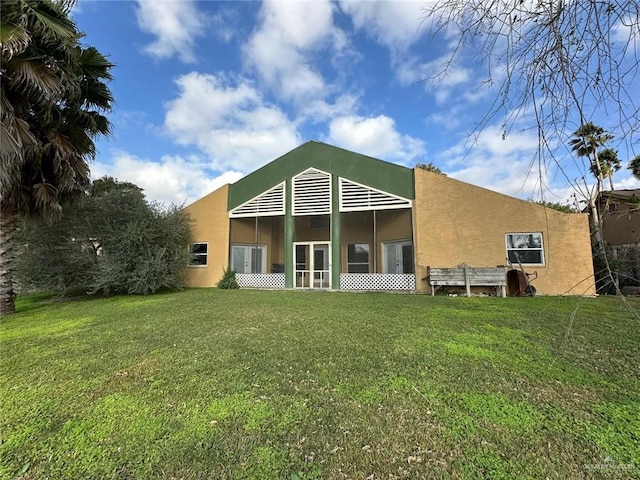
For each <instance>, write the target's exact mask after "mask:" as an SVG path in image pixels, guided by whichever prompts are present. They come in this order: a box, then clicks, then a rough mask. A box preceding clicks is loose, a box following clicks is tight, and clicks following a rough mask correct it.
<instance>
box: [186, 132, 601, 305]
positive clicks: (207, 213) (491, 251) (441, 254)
mask: <svg viewBox="0 0 640 480" xmlns="http://www.w3.org/2000/svg"><path fill="white" fill-rule="evenodd" d="M186 211H187V212H188V213H189V214H190V216H191V218H192V220H193V236H194V242H195V243H193V244H192V245H191V252H192V254H193V255H192V260H191V264H190V268H189V269H188V278H187V281H188V285H189V286H193V287H207V286H214V285H216V283H217V282H218V280H219V279H220V278H221V277H222V274H223V270H224V269H225V268H231V269H233V270H234V271H235V272H236V277H237V279H238V282H239V283H240V285H241V286H243V287H257V288H318V289H341V290H410V291H428V290H429V284H428V282H427V280H426V276H427V267H428V266H431V267H457V266H458V265H460V264H462V263H466V264H468V265H469V266H472V267H485V266H488V267H496V266H500V265H505V263H507V260H506V259H507V258H509V259H510V260H511V261H512V262H515V261H516V258H519V259H520V261H521V263H522V265H523V268H524V269H525V270H526V271H527V272H533V271H536V272H537V275H538V276H537V279H536V283H535V286H536V288H537V290H538V292H539V293H540V294H549V295H556V294H565V293H568V294H576V295H578V294H579V295H582V294H593V293H594V291H595V290H594V282H593V266H592V261H591V247H590V239H589V226H588V217H587V215H584V214H580V213H575V214H567V213H561V212H558V211H555V210H551V209H547V208H544V207H542V206H539V205H536V204H533V203H531V202H526V201H523V200H518V199H515V198H512V197H509V196H507V195H503V194H500V193H496V192H493V191H490V190H487V189H484V188H480V187H477V186H474V185H470V184H467V183H464V182H461V181H458V180H455V179H452V178H449V177H446V176H444V175H440V174H438V173H433V172H429V171H425V170H421V169H410V168H406V167H402V166H399V165H395V164H391V163H388V162H384V161H382V160H378V159H375V158H371V157H368V156H365V155H360V154H358V153H354V152H351V151H348V150H344V149H341V148H338V147H334V146H331V145H327V144H324V143H320V142H316V141H309V142H307V143H305V144H303V145H301V146H299V147H297V148H295V149H293V150H292V151H290V152H288V153H286V154H284V155H283V156H281V157H280V158H277V159H276V160H274V161H272V162H271V163H269V164H267V165H265V166H264V167H262V168H260V169H258V170H256V171H255V172H253V173H251V174H249V175H247V176H246V177H244V178H242V179H241V180H239V181H237V182H236V183H234V184H231V185H225V186H223V187H221V188H219V189H218V190H216V191H214V192H212V193H210V194H208V195H206V196H204V197H202V198H201V199H199V200H197V201H195V202H194V203H192V204H191V205H189V206H187V207H186Z"/></svg>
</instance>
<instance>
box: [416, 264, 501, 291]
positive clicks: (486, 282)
mask: <svg viewBox="0 0 640 480" xmlns="http://www.w3.org/2000/svg"><path fill="white" fill-rule="evenodd" d="M426 278H427V279H428V280H429V285H430V286H431V295H435V293H436V290H437V289H438V288H440V287H445V286H447V287H448V286H451V287H466V290H467V297H470V296H471V287H495V289H496V295H498V294H501V295H502V297H506V296H507V294H506V286H507V277H506V275H505V273H504V267H496V268H489V267H482V268H472V267H469V266H468V265H466V264H462V265H461V266H460V267H458V268H432V267H427V277H426Z"/></svg>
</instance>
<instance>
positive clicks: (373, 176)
mask: <svg viewBox="0 0 640 480" xmlns="http://www.w3.org/2000/svg"><path fill="white" fill-rule="evenodd" d="M308 168H316V169H318V170H322V171H324V172H327V173H331V174H333V175H337V176H340V177H343V178H347V179H349V180H352V181H355V182H358V183H361V184H363V185H368V186H371V187H374V188H377V189H379V190H383V191H385V192H389V193H392V194H395V195H399V196H401V197H404V198H409V199H413V198H414V197H415V194H414V185H413V170H412V169H410V168H406V167H402V166H400V165H396V164H393V163H389V162H385V161H383V160H379V159H377V158H373V157H369V156H367V155H362V154H360V153H355V152H352V151H349V150H346V149H344V148H340V147H336V146H334V145H329V144H326V143H322V142H319V141H317V140H309V141H307V142H305V143H303V144H302V145H300V146H298V147H296V148H294V149H293V150H291V151H289V152H287V153H285V154H284V155H282V156H280V157H278V158H276V159H275V160H273V161H272V162H270V163H267V164H266V165H264V166H263V167H261V168H259V169H258V170H256V171H254V172H252V173H250V174H249V175H247V176H245V177H243V178H241V179H240V180H238V181H237V182H236V183H234V184H232V185H230V186H229V201H228V209H233V208H235V207H237V206H238V205H241V204H242V203H244V202H246V201H248V200H250V199H251V198H253V197H255V196H257V195H260V194H261V193H263V192H265V191H267V190H269V189H270V188H273V187H274V186H275V185H278V184H279V183H282V182H283V181H285V180H287V179H290V178H292V177H293V176H295V175H297V174H298V173H300V172H303V171H304V170H307V169H308Z"/></svg>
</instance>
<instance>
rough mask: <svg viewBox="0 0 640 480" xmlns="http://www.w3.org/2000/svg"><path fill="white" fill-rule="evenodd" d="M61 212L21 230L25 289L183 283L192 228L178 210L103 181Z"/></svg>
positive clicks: (131, 289)
mask: <svg viewBox="0 0 640 480" xmlns="http://www.w3.org/2000/svg"><path fill="white" fill-rule="evenodd" d="M64 212H65V213H64V215H63V216H62V217H61V218H59V219H58V220H57V221H55V222H52V223H49V224H45V225H24V226H23V228H22V229H21V240H22V242H21V243H22V245H23V247H22V252H21V255H20V256H19V259H18V262H17V264H18V265H17V269H16V270H17V278H18V282H19V284H20V285H21V287H23V288H25V289H28V290H33V289H36V290H48V291H53V292H57V293H62V294H68V293H75V292H83V293H84V292H89V293H92V294H93V293H98V292H102V293H105V294H108V293H131V294H149V293H153V292H157V291H158V290H161V289H179V288H181V286H182V282H183V278H182V275H183V273H184V271H185V269H186V266H187V262H188V258H189V253H188V245H189V242H190V229H189V218H188V216H187V215H186V214H185V213H184V212H183V211H182V210H181V209H180V208H178V207H176V206H171V207H168V208H165V207H163V206H161V205H159V204H155V203H151V204H150V203H148V202H147V201H146V200H145V198H144V194H143V193H142V190H141V189H140V188H139V187H137V186H136V185H133V184H131V183H126V182H124V183H120V182H118V181H117V180H114V179H111V178H103V179H100V180H96V181H95V182H94V183H93V185H92V188H91V190H90V191H89V192H88V193H87V195H86V196H85V197H84V198H83V199H82V201H81V202H79V203H78V204H77V205H73V206H70V207H69V208H68V209H65V211H64Z"/></svg>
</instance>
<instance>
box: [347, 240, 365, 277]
mask: <svg viewBox="0 0 640 480" xmlns="http://www.w3.org/2000/svg"><path fill="white" fill-rule="evenodd" d="M347 273H369V244H368V243H352V244H350V245H347Z"/></svg>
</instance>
